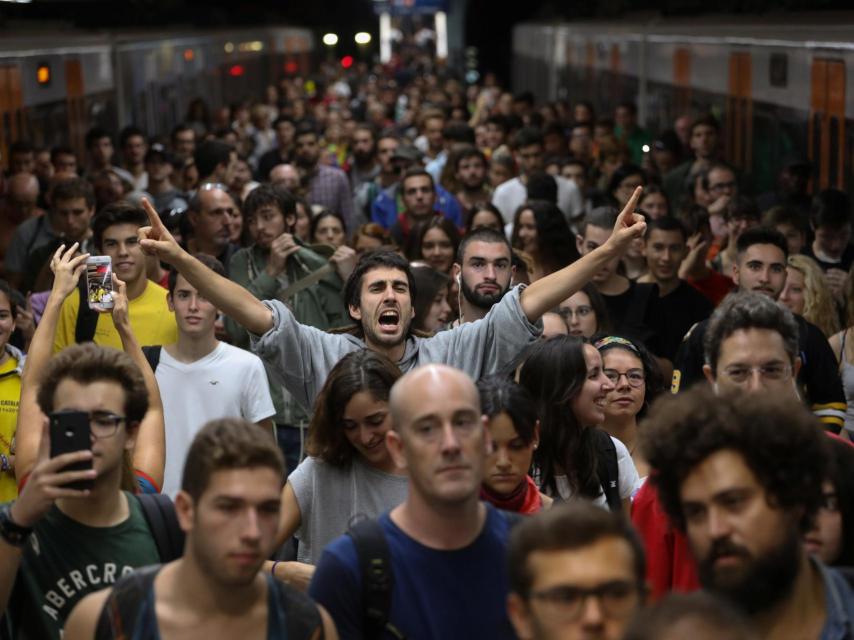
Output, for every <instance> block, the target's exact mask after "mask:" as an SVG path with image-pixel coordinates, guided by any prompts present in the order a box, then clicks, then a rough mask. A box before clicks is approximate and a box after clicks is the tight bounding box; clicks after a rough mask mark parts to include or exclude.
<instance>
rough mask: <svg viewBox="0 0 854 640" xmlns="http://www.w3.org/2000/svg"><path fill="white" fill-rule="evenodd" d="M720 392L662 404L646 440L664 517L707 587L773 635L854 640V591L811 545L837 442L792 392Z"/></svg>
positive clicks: (690, 395) (704, 392)
mask: <svg viewBox="0 0 854 640" xmlns="http://www.w3.org/2000/svg"><path fill="white" fill-rule="evenodd" d="M769 396H771V394H753V395H751V396H750V398H749V402H746V401H745V400H746V398H745V397H744V396H742V395H741V394H738V393H734V394H724V395H718V394H715V393H714V392H713V391H712V390H710V389H708V388H704V389H695V390H692V391H691V392H689V393H687V394H685V395H683V396H680V397H678V398H677V399H675V400H674V399H670V401H669V402H666V401H665V402H662V403H659V404H657V405H656V406H655V407H654V409H653V411H652V413H651V415H650V417H649V422H648V426H647V429H645V430H644V433H643V434H642V438H643V441H642V444H641V446H642V448H643V451H644V455H645V456H646V458H647V460H648V461H649V463H650V465H651V466H652V467H653V468H654V469H655V473H654V474H652V475H651V476H650V481H651V482H653V483H654V485H655V487H656V488H657V489H658V494H659V497H660V499H661V503H662V505H663V506H664V509H665V510H666V511H667V513H668V515H669V517H670V519H671V521H672V522H673V523H674V525H675V526H676V527H677V528H679V529H681V530H682V531H683V532H684V533H685V535H686V536H687V539H688V543H689V544H690V547H691V550H692V552H693V555H694V557H695V558H696V560H697V565H698V572H699V577H700V582H701V584H702V585H703V586H704V587H705V588H706V589H708V590H710V591H712V592H715V593H718V594H720V595H722V596H723V597H725V598H726V599H728V600H730V601H731V602H732V603H733V604H734V605H735V606H736V607H738V608H740V609H741V610H742V611H743V612H744V613H745V614H747V615H748V616H749V617H750V619H751V621H752V622H753V624H754V625H755V626H756V628H757V630H758V631H759V633H760V635H761V637H763V638H821V639H824V638H852V637H854V626H852V625H854V591H852V589H851V587H850V586H849V585H848V583H847V582H846V581H845V579H844V578H843V577H842V576H841V574H839V573H837V572H835V571H834V570H832V569H828V568H827V567H825V566H824V565H822V564H821V562H819V561H818V560H817V559H815V558H811V557H810V556H809V554H808V553H807V551H806V549H805V548H804V546H803V544H802V542H801V536H802V534H803V533H804V532H805V531H807V530H808V528H809V527H810V524H811V522H812V519H813V517H814V516H815V514H816V512H817V510H818V508H819V506H820V505H821V502H822V492H821V487H822V479H823V477H824V467H825V464H826V459H827V457H826V456H827V454H826V448H825V447H826V445H827V439H826V436H824V435H823V434H822V432H821V430H820V429H818V428H817V427H816V420H815V418H814V417H813V416H811V415H810V414H809V413H808V412H807V411H806V410H805V409H804V407H803V405H801V404H800V403H798V402H797V401H796V400H794V399H787V398H785V397H781V395H780V394H775V395H773V396H772V397H769Z"/></svg>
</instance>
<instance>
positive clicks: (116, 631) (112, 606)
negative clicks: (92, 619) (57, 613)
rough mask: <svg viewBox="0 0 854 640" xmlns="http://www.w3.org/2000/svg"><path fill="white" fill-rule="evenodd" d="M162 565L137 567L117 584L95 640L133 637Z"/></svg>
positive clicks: (109, 598) (104, 611) (114, 586)
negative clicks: (141, 608)
mask: <svg viewBox="0 0 854 640" xmlns="http://www.w3.org/2000/svg"><path fill="white" fill-rule="evenodd" d="M160 566H161V565H153V566H150V567H143V568H142V569H137V570H136V571H134V572H133V573H131V574H128V575H126V576H125V577H123V578H121V579H120V580H119V581H118V582H117V583H116V584H114V585H113V588H112V589H111V591H110V595H109V596H107V600H106V601H105V602H104V607H103V608H102V609H101V613H100V614H99V615H98V623H97V625H96V627H95V640H131V638H132V634H133V632H134V629H135V628H136V623H137V618H138V617H139V610H140V607H141V606H142V604H143V602H145V600H146V598H147V597H148V593H149V592H150V591H151V589H152V588H153V586H154V579H155V578H156V577H157V573H158V572H159V571H160Z"/></svg>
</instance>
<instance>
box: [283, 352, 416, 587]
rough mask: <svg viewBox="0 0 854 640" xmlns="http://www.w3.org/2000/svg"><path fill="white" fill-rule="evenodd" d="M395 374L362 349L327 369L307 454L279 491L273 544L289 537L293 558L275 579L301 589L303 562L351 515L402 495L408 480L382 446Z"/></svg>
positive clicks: (381, 507)
mask: <svg viewBox="0 0 854 640" xmlns="http://www.w3.org/2000/svg"><path fill="white" fill-rule="evenodd" d="M399 377H400V370H399V369H398V368H397V367H396V366H395V365H394V364H392V362H391V361H389V360H388V359H387V358H385V357H384V356H381V355H380V354H378V353H376V352H374V351H370V350H367V349H364V350H362V351H354V352H352V353H350V354H348V355H347V356H345V357H344V358H342V359H341V361H340V362H339V363H338V364H336V365H335V367H333V369H332V371H331V372H330V373H329V377H328V378H327V380H326V383H325V384H324V385H323V388H322V389H321V391H320V394H319V395H318V397H317V401H316V402H315V405H314V416H313V418H312V420H311V424H310V425H309V430H308V442H307V446H306V451H307V452H308V457H307V458H306V459H305V460H303V461H302V462H301V463H300V465H299V466H298V467H297V468H296V469H295V470H294V471H293V472H292V473H291V475H290V476H289V477H288V481H287V483H286V484H285V486H284V488H283V489H282V512H281V516H280V518H279V534H278V537H279V544H280V545H281V544H284V543H285V541H286V540H287V539H288V538H290V537H291V536H292V535H293V536H295V537H296V538H297V540H299V548H298V552H297V560H298V561H299V562H297V563H294V562H283V563H277V565H281V566H277V567H276V576H277V577H279V578H281V579H284V580H286V581H289V582H291V581H293V582H295V583H296V584H298V585H300V586H307V584H308V580H309V579H310V577H311V573H312V572H313V570H314V568H313V567H307V566H306V564H310V565H313V564H315V563H316V562H317V561H318V560H319V559H320V553H321V551H323V547H325V546H326V545H327V544H328V543H329V542H331V541H332V540H334V539H335V538H337V537H338V536H340V535H341V534H342V533H344V532H345V531H347V528H348V527H349V524H350V521H351V519H352V518H353V517H354V516H356V515H359V516H367V517H369V518H374V517H377V516H379V515H380V514H381V513H383V512H385V511H387V510H389V509H391V508H392V507H395V506H397V505H398V504H399V503H400V502H402V501H403V499H404V498H405V497H406V489H407V484H408V482H407V478H406V476H405V475H401V473H400V471H399V470H398V469H397V468H396V467H395V465H394V462H393V461H392V459H391V457H390V456H389V453H388V450H387V449H386V446H385V434H386V431H388V430H389V429H390V428H391V416H390V414H389V409H388V398H389V393H390V391H391V387H392V385H393V384H394V383H395V381H396V380H397V379H398V378H399ZM301 563H305V564H301Z"/></svg>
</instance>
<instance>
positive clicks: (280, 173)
mask: <svg viewBox="0 0 854 640" xmlns="http://www.w3.org/2000/svg"><path fill="white" fill-rule="evenodd" d="M269 178H270V184H271V185H273V186H274V187H284V188H285V189H287V190H288V191H290V192H291V193H292V194H293V195H297V194H298V192H299V191H300V181H299V172H298V171H297V168H296V167H295V166H294V165H292V164H277V165H276V166H275V167H273V168H272V169H271V170H270V176H269Z"/></svg>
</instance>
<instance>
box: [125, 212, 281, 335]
mask: <svg viewBox="0 0 854 640" xmlns="http://www.w3.org/2000/svg"><path fill="white" fill-rule="evenodd" d="M142 206H143V208H144V209H145V212H146V213H147V214H148V221H149V222H150V223H151V224H150V226H148V227H141V228H140V229H139V244H140V246H141V247H142V249H143V251H145V252H146V253H148V254H150V255H155V256H157V258H158V259H159V260H162V261H163V262H165V263H167V264H170V265H172V266H173V267H175V268H176V269H177V270H178V271H179V272H180V274H181V275H182V276H184V278H185V279H186V280H187V282H189V283H190V284H191V285H192V286H194V287H195V288H196V289H197V290H198V291H199V293H200V294H201V295H202V296H203V297H204V298H206V299H207V300H208V301H209V302H211V303H212V304H213V305H214V306H215V307H216V308H217V309H219V310H220V311H222V312H223V313H224V314H225V315H227V316H229V317H230V318H232V319H233V320H234V321H235V322H237V323H238V324H239V325H241V326H243V327H245V328H246V329H247V330H249V331H250V332H251V333H254V334H256V335H262V334H264V333H267V331H269V330H270V329H272V328H273V313H272V312H271V311H270V310H269V309H268V308H267V307H266V306H264V304H263V303H262V302H261V301H260V300H258V299H257V298H256V297H255V296H253V295H252V294H251V293H249V292H248V291H247V290H246V289H244V288H243V287H241V286H240V285H238V284H236V283H234V282H232V281H231V280H229V279H228V278H223V277H222V276H220V275H217V274H216V273H214V272H213V271H211V270H210V269H208V268H207V267H206V266H205V265H203V264H202V263H201V262H199V261H198V260H196V259H195V258H193V256H191V255H190V254H189V253H187V252H186V251H184V249H182V248H181V246H180V245H179V244H178V243H177V242H175V238H173V237H172V234H171V233H169V231H168V230H167V229H166V227H165V226H164V225H163V222H162V221H161V220H160V216H159V215H158V214H157V211H155V210H154V207H153V206H151V203H150V202H149V201H148V200H147V199H146V198H143V199H142Z"/></svg>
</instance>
